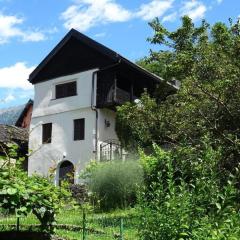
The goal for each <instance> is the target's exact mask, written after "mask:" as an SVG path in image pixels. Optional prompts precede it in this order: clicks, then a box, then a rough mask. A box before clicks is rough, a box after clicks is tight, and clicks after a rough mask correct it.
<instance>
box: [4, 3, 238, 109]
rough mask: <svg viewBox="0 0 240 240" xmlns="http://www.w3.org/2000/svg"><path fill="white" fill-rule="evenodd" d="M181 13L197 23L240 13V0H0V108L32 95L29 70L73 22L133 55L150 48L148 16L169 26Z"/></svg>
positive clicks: (226, 18)
mask: <svg viewBox="0 0 240 240" xmlns="http://www.w3.org/2000/svg"><path fill="white" fill-rule="evenodd" d="M182 15H189V16H190V17H191V18H192V19H193V20H194V22H195V23H196V24H198V23H199V22H200V20H201V19H203V18H205V19H206V20H207V21H208V22H210V23H214V22H216V21H222V22H227V21H228V18H229V17H231V18H233V19H235V20H236V19H237V18H238V16H240V1H239V0H0V56H1V58H0V108H5V107H9V106H14V105H19V104H23V103H25V102H26V101H27V100H28V99H29V98H30V97H31V98H33V94H34V91H33V86H32V85H31V84H29V83H28V81H27V78H28V75H29V73H30V72H31V71H32V70H33V69H34V68H35V67H36V66H37V65H38V64H39V63H40V61H41V60H42V59H43V58H44V57H45V56H46V55H47V54H48V53H49V52H50V51H51V49H52V48H53V47H54V46H55V45H56V44H57V43H58V42H59V41H60V40H61V39H62V38H63V37H64V35H65V34H66V33H67V32H68V30H69V29H71V28H75V29H77V30H79V31H81V32H83V33H84V34H86V35H88V36H90V37H92V38H94V39H95V40H97V41H99V42H101V43H103V44H105V45H106V46H108V47H110V48H112V49H113V50H115V51H117V52H119V53H120V54H122V55H124V56H125V57H127V58H129V59H130V60H132V61H135V60H137V59H139V58H141V57H144V56H145V55H147V54H148V52H149V49H150V48H153V46H151V45H150V44H149V43H147V42H146V39H147V37H149V36H151V34H152V31H151V29H150V27H149V26H148V24H147V23H148V22H149V21H150V20H151V19H153V18H154V17H159V19H160V20H161V22H162V23H163V24H164V25H165V26H166V27H167V28H169V29H172V30H173V29H176V28H177V27H178V26H179V23H180V21H179V19H180V17H181V16H182Z"/></svg>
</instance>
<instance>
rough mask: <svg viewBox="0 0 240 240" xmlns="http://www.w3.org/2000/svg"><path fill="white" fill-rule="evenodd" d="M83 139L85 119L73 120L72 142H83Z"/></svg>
mask: <svg viewBox="0 0 240 240" xmlns="http://www.w3.org/2000/svg"><path fill="white" fill-rule="evenodd" d="M84 138H85V119H84V118H81V119H75V120H74V140H84Z"/></svg>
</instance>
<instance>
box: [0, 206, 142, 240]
mask: <svg viewBox="0 0 240 240" xmlns="http://www.w3.org/2000/svg"><path fill="white" fill-rule="evenodd" d="M82 216H83V215H82V211H81V210H73V209H72V210H64V211H62V212H61V213H59V214H58V215H57V224H64V225H74V226H79V227H80V228H81V227H82ZM120 218H122V219H123V226H124V227H123V229H124V239H126V240H135V239H138V238H137V225H138V224H137V218H136V211H135V210H134V209H130V210H118V211H114V212H110V213H88V214H87V225H86V227H87V229H90V230H89V231H88V232H87V240H96V239H98V240H108V239H109V240H110V239H118V236H119V233H120ZM0 224H6V225H7V224H16V217H15V216H8V217H1V216H0ZM20 224H22V225H26V224H27V225H31V224H39V222H38V220H37V219H36V217H35V216H34V215H32V214H30V215H29V216H28V217H25V218H21V219H20ZM56 235H58V236H60V237H63V238H66V239H69V240H75V239H76V240H79V239H82V230H80V229H79V230H77V231H76V230H71V228H69V230H65V229H61V228H57V229H56Z"/></svg>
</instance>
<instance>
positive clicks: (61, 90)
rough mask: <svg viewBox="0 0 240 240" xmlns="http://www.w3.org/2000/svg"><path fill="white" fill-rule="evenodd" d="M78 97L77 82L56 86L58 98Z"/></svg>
mask: <svg viewBox="0 0 240 240" xmlns="http://www.w3.org/2000/svg"><path fill="white" fill-rule="evenodd" d="M75 95H77V82H76V81H74V82H69V83H63V84H58V85H56V98H64V97H71V96H75Z"/></svg>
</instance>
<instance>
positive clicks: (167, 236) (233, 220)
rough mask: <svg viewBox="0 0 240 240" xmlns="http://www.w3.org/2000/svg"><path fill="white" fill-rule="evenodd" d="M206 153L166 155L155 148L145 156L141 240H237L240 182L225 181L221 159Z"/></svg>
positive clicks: (209, 150) (179, 151)
mask: <svg viewBox="0 0 240 240" xmlns="http://www.w3.org/2000/svg"><path fill="white" fill-rule="evenodd" d="M205 147H206V148H205V149H202V151H199V150H198V152H196V151H195V149H191V148H190V147H187V150H186V149H185V148H179V149H177V150H175V151H168V152H165V151H163V150H162V149H160V148H159V147H157V146H155V152H154V153H153V154H152V155H151V156H146V155H145V154H142V155H141V158H142V163H143V166H144V172H145V187H144V189H143V191H142V194H141V196H140V202H139V204H140V209H139V213H140V215H141V226H140V235H141V239H147V240H155V239H159V240H161V239H162V240H179V239H181V240H184V239H194V240H206V239H211V240H212V239H215V240H220V239H239V236H240V227H239V221H240V216H239V201H238V199H239V190H238V189H237V188H236V184H235V183H236V177H235V176H233V175H229V176H228V180H227V181H226V182H224V181H222V179H221V172H220V170H219V167H218V158H219V154H220V153H219V151H218V150H213V149H212V148H211V147H209V146H208V145H206V146H205ZM190 152H191V154H190ZM183 153H185V154H186V155H184V154H183ZM197 156H198V158H197ZM237 171H238V170H237Z"/></svg>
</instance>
